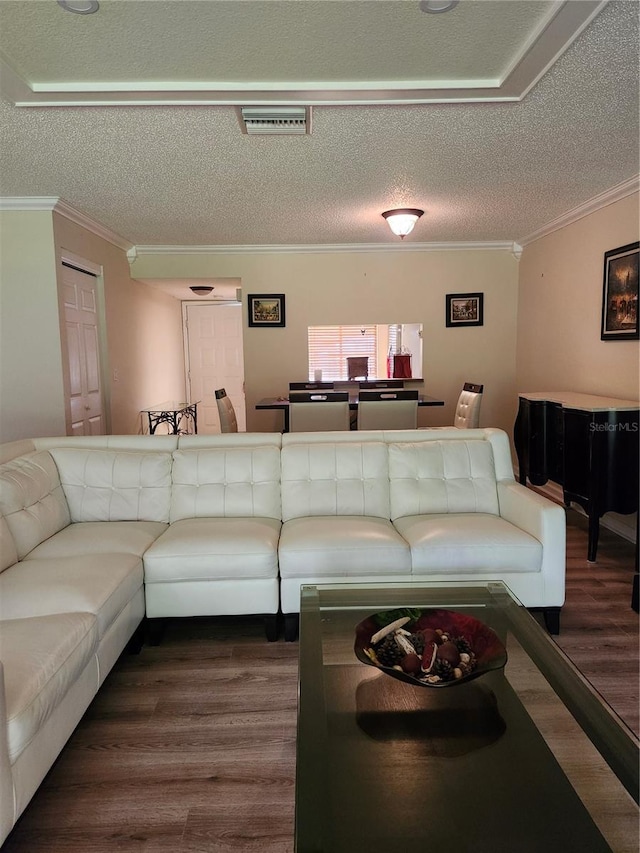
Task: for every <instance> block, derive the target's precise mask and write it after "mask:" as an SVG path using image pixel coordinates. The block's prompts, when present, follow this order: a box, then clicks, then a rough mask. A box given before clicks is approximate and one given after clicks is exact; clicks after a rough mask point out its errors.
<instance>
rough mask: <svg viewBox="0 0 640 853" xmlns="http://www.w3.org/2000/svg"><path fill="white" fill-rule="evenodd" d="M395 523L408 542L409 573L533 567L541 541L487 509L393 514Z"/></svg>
mask: <svg viewBox="0 0 640 853" xmlns="http://www.w3.org/2000/svg"><path fill="white" fill-rule="evenodd" d="M394 525H395V527H396V528H397V529H398V531H399V532H400V533H401V534H402V536H403V537H404V538H405V539H406V540H407V542H408V543H409V545H410V546H411V563H412V574H413V575H414V576H415V575H424V574H428V573H429V572H451V574H452V575H455V574H456V573H459V572H477V573H478V574H479V575H482V574H487V573H489V574H490V575H491V576H494V575H495V573H496V572H497V571H500V570H502V569H508V570H509V571H513V572H539V571H540V569H541V566H542V545H541V543H540V542H539V541H538V540H537V539H534V537H533V536H530V535H529V534H528V533H525V532H524V531H523V530H520V528H519V527H516V526H515V525H513V524H511V523H510V522H508V521H505V520H504V519H503V518H500V517H499V516H496V515H492V514H490V513H482V512H469V513H436V514H433V515H415V516H408V517H405V518H398V519H396V520H395V521H394Z"/></svg>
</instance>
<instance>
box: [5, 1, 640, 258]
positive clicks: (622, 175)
mask: <svg viewBox="0 0 640 853" xmlns="http://www.w3.org/2000/svg"><path fill="white" fill-rule="evenodd" d="M572 3H575V4H576V5H580V3H581V0H572ZM562 5H563V4H554V3H542V2H535V3H534V2H531V3H530V2H527V0H500V2H490V0H461V2H460V4H459V5H458V6H457V7H456V8H455V9H454V10H453V11H452V12H450V13H448V14H446V15H425V14H424V13H421V12H419V10H418V11H416V9H417V6H418V4H417V2H413V0H392V1H391V2H387V0H373V2H355V3H353V2H344V0H343V2H341V3H336V2H327V1H326V0H321V2H314V0H286V1H285V0H271V2H269V1H268V0H267V1H266V2H261V3H260V2H251V0H236V1H235V2H220V3H218V2H215V0H198V2H196V3H192V2H189V0H164V2H158V0H143V2H139V0H120V2H117V3H113V2H108V0H103V2H102V3H101V9H100V11H99V12H98V13H97V14H96V15H87V16H79V15H70V14H69V13H66V12H64V11H63V10H62V9H60V8H59V7H58V5H57V4H56V3H55V2H53V0H29V2H25V0H20V2H17V3H16V2H13V0H0V50H1V51H2V54H3V58H4V60H5V61H6V62H7V63H8V64H9V66H10V67H11V69H12V73H13V72H15V74H16V75H18V76H19V77H21V78H22V79H23V80H24V81H26V82H28V83H29V84H31V85H32V87H33V86H34V85H35V84H37V83H38V82H40V84H42V85H44V84H45V83H48V84H51V83H52V82H56V81H57V83H61V82H66V83H67V85H68V86H70V87H72V88H73V87H75V88H76V89H78V88H79V81H84V83H85V84H86V85H89V84H91V85H93V88H94V89H95V88H96V86H95V84H96V83H97V82H99V81H100V80H102V81H106V82H107V83H109V84H114V83H115V82H117V81H120V82H121V83H122V82H126V83H127V84H128V85H129V87H133V84H134V83H135V81H138V88H140V85H141V84H144V86H148V85H149V84H150V83H151V82H152V81H156V82H157V81H162V82H163V83H167V81H173V82H174V83H176V81H178V82H181V83H182V84H184V83H185V82H188V83H189V84H195V83H197V82H198V81H202V80H208V81H211V80H213V79H214V78H215V79H216V80H217V81H219V82H220V83H221V85H222V86H224V81H225V80H227V81H228V80H230V79H236V80H238V79H240V78H241V77H242V79H244V80H245V81H246V80H252V81H253V85H254V86H255V85H256V80H261V79H263V78H264V79H266V80H274V79H280V80H281V81H286V80H289V81H296V80H297V81H301V80H305V81H306V82H307V83H309V82H313V81H314V80H315V81H316V83H317V81H318V80H320V79H322V80H324V81H325V82H326V81H327V80H329V79H331V81H332V83H334V84H337V83H339V82H340V81H342V82H344V81H347V80H348V81H350V83H352V82H353V81H356V80H357V79H359V80H360V81H361V82H362V81H365V82H366V81H367V80H373V81H375V82H376V84H378V83H380V82H381V81H382V80H386V81H387V82H389V81H391V82H390V83H389V85H390V86H391V85H392V86H393V87H394V91H395V90H396V89H397V88H398V87H400V86H401V80H403V79H406V78H411V79H412V80H415V79H417V77H418V76H420V79H421V80H422V81H424V80H426V79H429V80H431V81H432V82H433V81H434V80H439V81H442V80H445V79H446V80H449V81H451V80H456V79H457V80H460V81H463V83H464V85H465V86H466V85H467V84H469V82H470V81H473V80H480V79H483V80H486V79H489V78H493V77H495V76H496V75H498V77H500V75H501V73H503V72H504V70H505V68H506V67H509V66H511V65H513V61H514V56H515V55H516V54H517V53H518V51H519V50H521V48H522V39H523V38H530V37H531V33H532V31H534V30H535V29H536V27H538V28H539V25H540V22H541V21H543V20H548V16H549V13H550V9H551V11H553V10H555V9H556V8H559V7H560V6H562ZM587 5H589V7H590V8H591V9H592V8H594V7H595V5H596V4H593V3H592V4H587ZM195 7H198V9H197V10H196V11H198V10H199V11H198V15H196V16H195V17H191V13H192V12H193V9H194V8H195ZM340 7H344V8H343V11H342V12H340V14H338V12H339V9H340ZM377 7H379V9H378V12H379V14H378V12H376V9H377ZM394 8H395V9H396V10H397V16H395V15H394ZM241 9H244V14H245V19H244V24H243V19H242V16H240V18H239V17H238V12H239V10H241ZM185 10H186V12H189V14H186V12H185V14H183V15H181V12H183V11H185ZM500 10H502V11H500ZM365 11H366V12H367V13H368V14H369V15H370V20H369V23H368V24H367V21H366V18H363V12H365ZM638 11H639V6H638V2H637V0H611V2H609V3H608V4H606V5H605V6H604V8H603V9H602V11H599V13H598V14H597V15H596V17H595V18H594V19H593V20H592V21H590V22H589V23H588V25H587V26H586V28H585V29H584V31H583V32H582V33H580V34H579V35H578V36H577V38H576V39H575V41H573V43H572V44H571V45H570V46H569V47H568V48H567V49H566V51H564V52H563V53H562V55H561V56H560V57H559V58H558V59H557V61H556V62H555V63H554V64H553V65H552V67H551V68H550V69H549V70H548V71H547V72H546V73H545V74H544V75H543V76H542V77H541V79H540V80H539V81H538V82H537V83H535V84H534V85H533V86H532V88H531V89H530V91H528V93H526V94H525V95H524V96H523V97H522V100H514V101H509V102H499V101H498V102H492V103H489V102H484V103H469V102H464V103H420V104H410V103H405V104H397V103H394V104H384V103H376V104H359V105H349V104H345V103H336V105H326V106H325V105H316V106H314V108H313V132H312V134H311V135H307V136H275V137H273V136H247V135H245V134H243V133H242V132H241V128H240V124H239V121H238V110H237V106H236V105H231V104H230V105H206V106H195V105H185V104H181V105H176V106H169V105H153V106H94V107H85V106H83V107H79V106H71V107H17V106H15V105H14V104H13V102H12V99H11V96H10V94H8V89H9V88H10V87H9V86H8V84H7V80H6V78H5V79H4V80H3V78H1V77H0V87H1V88H2V94H3V98H2V101H0V195H2V196H5V197H8V196H10V197H14V196H19V197H22V196H39V197H51V196H54V197H60V198H61V199H63V200H64V201H65V202H67V203H68V204H69V205H71V206H72V207H74V208H76V209H77V210H78V211H80V212H81V213H83V214H85V215H86V216H88V217H90V218H92V219H94V220H95V221H97V222H98V223H100V224H102V225H103V226H105V227H106V228H108V229H110V230H112V231H113V232H115V233H116V234H119V235H121V236H122V237H123V238H125V239H126V240H128V241H130V242H131V243H133V244H136V245H143V246H148V245H187V246H189V245H207V246H211V245H234V246H235V245H282V246H288V245H289V246H290V245H311V244H329V245H336V244H382V245H385V244H391V243H397V242H398V239H397V238H396V237H394V236H393V235H392V234H391V232H390V231H389V229H388V226H387V225H386V224H385V222H384V220H383V219H382V217H381V216H380V214H381V212H382V211H383V210H386V209H388V208H390V207H399V206H410V207H420V208H423V209H424V210H425V215H424V216H423V217H422V219H421V220H420V221H419V222H418V224H417V225H416V228H415V229H414V231H413V233H412V234H411V235H410V236H409V237H408V238H407V239H406V240H405V243H406V244H409V243H432V242H470V241H516V242H518V241H520V240H522V239H525V238H526V237H527V236H528V235H531V234H532V233H534V232H535V231H537V230H538V229H540V228H542V227H543V226H545V225H546V224H547V223H549V222H550V221H552V220H554V219H556V218H557V217H560V216H561V215H563V214H565V213H566V212H568V211H570V210H572V209H574V208H576V207H578V206H580V205H582V204H584V203H586V202H588V201H589V200H590V199H592V198H593V197H594V196H596V195H598V194H600V193H603V192H605V191H606V190H609V189H610V188H612V187H614V186H616V185H618V184H620V183H622V182H624V181H627V180H628V179H630V178H632V177H633V176H634V175H636V174H637V173H638V168H639V131H638V103H639V97H638V67H639V62H638V60H639V55H640V54H639V44H638V17H639V16H638ZM234 12H235V13H236V14H235V15H234V14H233V13H234ZM496 12H500V16H499V17H498V18H496ZM374 13H375V14H374ZM412 15H413V17H411V16H412ZM101 16H104V17H101ZM207 16H209V18H207ZM211 16H213V17H211ZM396 17H397V21H396ZM485 18H486V19H485ZM212 21H214V22H215V26H214V25H213V24H212ZM205 24H206V26H205ZM242 24H243V25H242ZM396 24H397V25H396ZM469 27H470V28H471V29H469ZM470 33H471V34H472V35H470ZM3 77H4V75H3ZM36 88H37V86H36ZM85 89H86V86H85ZM238 103H240V101H239V102H238Z"/></svg>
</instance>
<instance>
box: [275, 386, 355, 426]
mask: <svg viewBox="0 0 640 853" xmlns="http://www.w3.org/2000/svg"><path fill="white" fill-rule="evenodd" d="M348 429H349V393H348V392H347V391H326V392H325V391H319V392H317V391H292V392H291V393H290V394H289V430H290V432H327V431H330V430H348Z"/></svg>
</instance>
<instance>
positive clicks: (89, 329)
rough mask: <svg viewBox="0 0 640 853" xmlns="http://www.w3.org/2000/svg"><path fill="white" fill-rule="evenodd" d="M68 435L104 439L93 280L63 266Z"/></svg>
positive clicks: (85, 274) (91, 276)
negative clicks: (67, 382) (69, 416)
mask: <svg viewBox="0 0 640 853" xmlns="http://www.w3.org/2000/svg"><path fill="white" fill-rule="evenodd" d="M62 286H63V301H64V318H65V327H66V338H67V358H68V362H69V396H68V403H69V406H70V409H71V434H72V435H104V434H105V431H106V428H105V417H104V402H103V398H102V387H101V379H100V376H101V374H100V340H99V332H98V307H97V306H98V300H97V294H96V278H95V276H94V275H91V274H90V273H86V272H81V271H80V270H77V269H74V268H73V267H69V266H66V265H63V278H62Z"/></svg>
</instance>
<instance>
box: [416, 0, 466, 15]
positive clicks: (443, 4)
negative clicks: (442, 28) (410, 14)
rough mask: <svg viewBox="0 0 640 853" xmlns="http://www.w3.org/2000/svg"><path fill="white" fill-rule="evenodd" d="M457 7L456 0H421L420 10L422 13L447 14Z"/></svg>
mask: <svg viewBox="0 0 640 853" xmlns="http://www.w3.org/2000/svg"><path fill="white" fill-rule="evenodd" d="M457 5H458V0H421V2H420V10H421V11H422V12H431V13H433V14H435V13H437V12H449V11H451V9H453V8H454V6H457Z"/></svg>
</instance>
